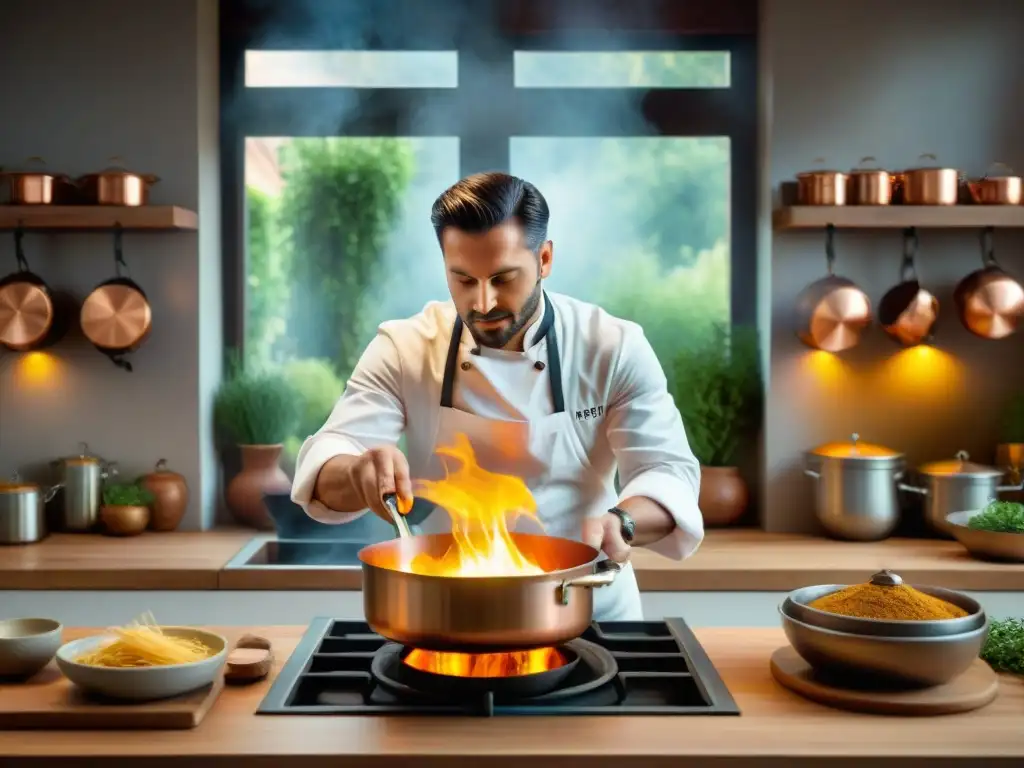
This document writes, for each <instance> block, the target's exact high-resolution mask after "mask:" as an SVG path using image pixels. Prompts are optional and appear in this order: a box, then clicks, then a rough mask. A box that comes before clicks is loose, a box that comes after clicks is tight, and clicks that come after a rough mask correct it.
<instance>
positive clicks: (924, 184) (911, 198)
mask: <svg viewBox="0 0 1024 768" xmlns="http://www.w3.org/2000/svg"><path fill="white" fill-rule="evenodd" d="M921 159H922V160H924V159H930V160H933V161H937V158H936V157H935V155H930V154H925V155H921ZM901 177H902V188H903V204H904V205H956V204H957V202H958V201H959V199H960V172H959V171H958V170H956V169H955V168H940V167H922V168H911V169H909V170H906V171H904V172H903V173H902V174H901Z"/></svg>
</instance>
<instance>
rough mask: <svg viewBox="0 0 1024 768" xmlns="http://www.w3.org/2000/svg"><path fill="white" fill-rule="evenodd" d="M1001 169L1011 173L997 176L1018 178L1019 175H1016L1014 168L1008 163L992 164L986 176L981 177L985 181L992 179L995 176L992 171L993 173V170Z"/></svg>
mask: <svg viewBox="0 0 1024 768" xmlns="http://www.w3.org/2000/svg"><path fill="white" fill-rule="evenodd" d="M1000 168H1001V169H1002V170H1004V171H1009V173H1001V174H997V175H998V176H1016V175H1017V174H1016V173H1015V172H1014V170H1013V167H1012V166H1010V165H1007V164H1006V163H992V164H991V165H990V166H989V167H988V170H987V171H985V175H984V176H982V177H981V178H982V180H984V179H988V178H990V177H992V175H993V174H992V171H993V170H996V169H1000Z"/></svg>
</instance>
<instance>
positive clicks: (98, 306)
mask: <svg viewBox="0 0 1024 768" xmlns="http://www.w3.org/2000/svg"><path fill="white" fill-rule="evenodd" d="M121 235H122V232H121V228H120V227H118V228H116V229H115V230H114V269H115V271H116V273H117V277H115V278H113V279H111V280H107V281H106V282H104V283H101V284H100V285H98V286H96V287H95V288H93V290H92V293H90V294H89V295H88V296H87V297H86V299H85V301H84V302H83V304H82V313H81V323H82V332H83V333H84V334H85V336H86V338H87V339H89V341H91V342H92V344H93V346H94V347H96V349H98V350H99V351H100V352H102V353H103V354H105V355H107V356H108V357H109V358H110V359H111V361H112V362H113V363H114V365H116V366H118V367H119V368H123V369H125V370H126V371H128V372H131V370H132V364H131V363H130V362H128V360H126V359H125V358H126V357H127V356H128V355H130V354H131V353H133V352H134V351H135V350H137V349H138V348H139V347H140V346H142V343H143V342H144V341H145V340H146V338H147V337H148V336H149V332H150V330H151V329H152V327H153V311H152V308H151V307H150V304H149V299H148V298H147V297H146V293H145V291H143V290H142V288H140V287H139V286H138V284H137V283H136V282H135V281H134V280H132V279H131V277H129V276H128V275H127V271H128V265H127V264H125V261H124V255H123V253H122V247H121V242H122V236H121Z"/></svg>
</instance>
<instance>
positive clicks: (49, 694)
mask: <svg viewBox="0 0 1024 768" xmlns="http://www.w3.org/2000/svg"><path fill="white" fill-rule="evenodd" d="M223 688H224V679H223V677H222V676H220V675H218V676H217V679H216V680H215V681H214V682H213V684H212V685H208V686H206V687H205V688H200V689H199V690H197V691H193V692H191V693H186V694H184V695H182V696H176V697H175V698H173V699H163V700H160V701H143V702H137V703H133V702H123V701H114V700H100V699H96V698H93V697H92V696H89V695H87V694H85V693H83V692H82V690H81V689H80V688H78V687H77V686H75V685H72V684H71V682H70V681H68V679H67V678H66V677H64V675H62V674H61V673H60V670H59V669H57V666H56V664H54V663H53V662H50V664H49V666H47V667H46V668H44V669H43V670H42V671H41V672H39V673H38V674H36V675H35V676H34V677H31V678H29V679H28V680H26V681H24V682H13V683H12V682H4V681H0V730H20V729H28V728H45V729H52V730H75V729H90V730H101V729H102V730H175V729H186V728H195V727H196V726H197V725H199V723H200V722H202V720H203V718H204V717H205V716H206V713H207V712H209V711H210V707H212V706H213V703H214V702H215V701H216V700H217V697H218V696H219V695H220V692H221V691H222V690H223Z"/></svg>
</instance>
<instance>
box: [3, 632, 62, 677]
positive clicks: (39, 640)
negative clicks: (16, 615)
mask: <svg viewBox="0 0 1024 768" xmlns="http://www.w3.org/2000/svg"><path fill="white" fill-rule="evenodd" d="M63 629H64V628H63V627H62V626H61V623H60V622H59V621H54V620H53V619H4V620H3V621H0V677H12V678H13V677H24V678H28V677H31V676H32V675H34V674H35V673H36V672H38V671H39V670H41V669H42V668H43V667H45V666H46V665H47V664H49V663H50V659H52V658H53V657H54V654H56V653H57V649H58V648H60V640H61V632H62V631H63Z"/></svg>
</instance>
